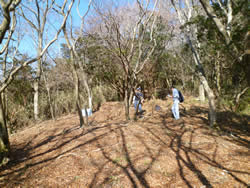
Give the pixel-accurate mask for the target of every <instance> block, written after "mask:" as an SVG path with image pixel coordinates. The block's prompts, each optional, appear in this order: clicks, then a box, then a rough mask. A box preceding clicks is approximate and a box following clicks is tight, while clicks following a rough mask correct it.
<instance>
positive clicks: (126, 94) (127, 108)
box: [124, 90, 130, 120]
mask: <svg viewBox="0 0 250 188" xmlns="http://www.w3.org/2000/svg"><path fill="white" fill-rule="evenodd" d="M124 106H125V117H126V120H130V117H129V92H128V90H126V91H125V97H124Z"/></svg>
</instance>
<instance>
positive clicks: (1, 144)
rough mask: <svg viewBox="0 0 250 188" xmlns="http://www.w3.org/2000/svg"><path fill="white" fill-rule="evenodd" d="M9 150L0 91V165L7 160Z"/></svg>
mask: <svg viewBox="0 0 250 188" xmlns="http://www.w3.org/2000/svg"><path fill="white" fill-rule="evenodd" d="M9 150H10V143H9V135H8V130H7V124H6V116H5V110H4V108H3V99H2V93H1V94H0V166H1V165H3V164H5V163H7V162H8V153H9Z"/></svg>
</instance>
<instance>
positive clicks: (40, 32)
mask: <svg viewBox="0 0 250 188" xmlns="http://www.w3.org/2000/svg"><path fill="white" fill-rule="evenodd" d="M32 4H33V5H32ZM32 4H30V6H28V5H26V4H24V3H21V7H20V11H19V15H21V16H22V17H23V19H24V20H25V21H26V22H27V23H28V25H29V26H30V27H31V30H29V33H33V34H34V37H33V41H34V44H35V46H36V47H35V48H36V50H37V52H36V53H37V56H40V54H41V52H42V49H43V45H44V34H45V29H47V28H46V27H47V25H48V18H49V17H53V16H51V12H52V10H53V8H54V6H55V4H56V1H55V0H52V1H48V0H46V1H38V0H34V1H33V3H32ZM42 61H43V59H42V58H40V59H39V60H38V61H37V65H36V66H37V67H36V76H35V79H34V82H33V88H34V91H35V92H34V118H35V120H38V119H39V83H40V80H41V74H42Z"/></svg>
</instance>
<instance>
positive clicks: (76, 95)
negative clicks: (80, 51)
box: [71, 58, 84, 127]
mask: <svg viewBox="0 0 250 188" xmlns="http://www.w3.org/2000/svg"><path fill="white" fill-rule="evenodd" d="M71 60H72V61H71V64H72V68H73V70H72V71H73V76H74V84H75V104H76V110H77V112H78V116H79V120H80V127H83V125H84V120H83V117H82V110H81V105H80V96H79V77H78V74H77V71H76V67H75V63H74V58H71Z"/></svg>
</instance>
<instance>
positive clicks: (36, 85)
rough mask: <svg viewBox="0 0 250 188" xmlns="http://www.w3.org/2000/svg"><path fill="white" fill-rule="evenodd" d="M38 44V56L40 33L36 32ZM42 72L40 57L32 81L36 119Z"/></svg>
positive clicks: (38, 52) (39, 51)
mask: <svg viewBox="0 0 250 188" xmlns="http://www.w3.org/2000/svg"><path fill="white" fill-rule="evenodd" d="M38 37H39V44H38V45H39V46H38V49H37V56H38V57H39V56H40V54H41V53H42V34H41V33H39V34H38ZM41 74H42V58H40V59H39V60H38V61H37V70H36V79H35V81H34V91H35V93H34V118H35V120H36V121H37V120H38V119H39V84H40V80H41Z"/></svg>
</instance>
